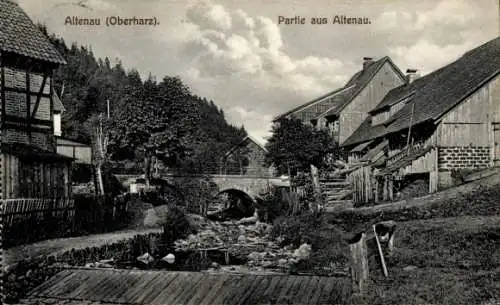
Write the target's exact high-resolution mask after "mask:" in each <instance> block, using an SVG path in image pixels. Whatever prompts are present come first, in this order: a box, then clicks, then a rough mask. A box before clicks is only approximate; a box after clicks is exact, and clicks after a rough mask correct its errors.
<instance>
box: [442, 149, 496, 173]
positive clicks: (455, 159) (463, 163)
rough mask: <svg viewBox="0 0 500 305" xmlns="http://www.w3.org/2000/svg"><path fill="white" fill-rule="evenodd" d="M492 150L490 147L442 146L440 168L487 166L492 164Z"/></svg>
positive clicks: (454, 168)
mask: <svg viewBox="0 0 500 305" xmlns="http://www.w3.org/2000/svg"><path fill="white" fill-rule="evenodd" d="M490 152H491V151H490V147H479V146H456V147H440V148H439V168H440V169H441V170H460V169H477V168H486V167H489V166H490V162H491V153H490Z"/></svg>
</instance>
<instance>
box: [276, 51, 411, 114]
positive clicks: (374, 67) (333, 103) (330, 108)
mask: <svg viewBox="0 0 500 305" xmlns="http://www.w3.org/2000/svg"><path fill="white" fill-rule="evenodd" d="M386 62H389V63H390V64H391V65H392V66H393V67H394V68H395V70H396V71H397V73H399V74H400V75H401V77H404V75H403V73H402V72H401V71H400V70H399V69H398V68H397V66H396V65H395V64H394V63H393V62H392V60H391V59H390V58H389V57H388V56H385V57H382V58H381V59H379V60H377V61H374V62H372V63H371V64H369V65H368V66H367V67H366V68H364V69H362V70H360V71H358V72H356V73H355V74H354V75H353V76H352V77H351V79H350V80H349V81H348V82H347V84H346V85H345V86H344V87H342V88H339V89H337V90H334V91H332V92H329V93H327V94H325V95H323V96H320V97H319V98H316V99H314V100H312V101H309V102H307V103H305V104H303V105H300V106H298V107H295V108H294V109H292V110H290V111H287V112H285V113H283V114H281V115H279V116H277V117H275V118H274V120H273V121H277V120H279V119H281V118H283V117H286V116H288V115H290V114H292V113H297V112H299V111H302V110H304V109H306V108H308V107H311V106H313V105H316V104H318V103H321V104H322V106H324V107H320V108H321V111H320V112H318V113H316V114H315V115H314V116H313V117H314V118H315V119H317V118H320V117H325V116H331V115H338V114H339V113H340V112H341V111H342V110H343V109H344V107H346V106H347V105H348V104H349V103H350V102H351V101H352V100H353V99H354V98H355V97H356V96H357V95H358V94H359V93H360V92H361V90H363V88H364V87H365V86H366V85H368V83H369V82H370V81H371V80H372V78H373V77H374V76H375V75H376V74H377V72H378V71H379V70H380V68H382V66H383V65H384V64H385V63H386Z"/></svg>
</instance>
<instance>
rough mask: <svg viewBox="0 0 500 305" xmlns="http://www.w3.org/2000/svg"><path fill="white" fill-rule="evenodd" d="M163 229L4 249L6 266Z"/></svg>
mask: <svg viewBox="0 0 500 305" xmlns="http://www.w3.org/2000/svg"><path fill="white" fill-rule="evenodd" d="M161 231H162V230H161V229H138V230H123V231H116V232H111V233H104V234H95V235H86V236H79V237H71V238H57V239H49V240H45V241H41V242H37V243H33V244H29V245H21V246H17V247H13V248H10V249H7V250H4V252H3V258H4V266H10V265H14V264H16V263H17V262H19V261H21V260H23V259H27V258H35V257H40V256H49V255H57V254H61V253H64V252H66V251H70V250H71V249H84V248H88V247H101V246H104V245H108V244H112V243H116V242H119V241H122V240H126V239H131V238H133V237H134V236H136V235H147V234H150V233H159V232H161Z"/></svg>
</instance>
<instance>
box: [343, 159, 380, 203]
mask: <svg viewBox="0 0 500 305" xmlns="http://www.w3.org/2000/svg"><path fill="white" fill-rule="evenodd" d="M349 180H350V182H351V183H352V185H353V188H354V193H353V200H354V203H356V204H361V203H368V202H370V201H372V200H374V197H375V196H374V185H373V183H372V182H373V176H372V169H371V166H363V167H360V168H358V169H356V170H355V171H353V172H352V173H351V174H350V175H349Z"/></svg>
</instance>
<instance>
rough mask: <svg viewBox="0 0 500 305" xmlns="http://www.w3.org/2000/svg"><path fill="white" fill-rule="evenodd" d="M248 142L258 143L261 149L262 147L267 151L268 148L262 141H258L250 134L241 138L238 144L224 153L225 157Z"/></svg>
mask: <svg viewBox="0 0 500 305" xmlns="http://www.w3.org/2000/svg"><path fill="white" fill-rule="evenodd" d="M246 142H252V143H254V144H255V145H257V146H258V147H259V148H260V149H262V150H263V151H264V152H267V148H266V147H265V146H264V145H263V144H262V143H260V142H259V141H257V140H256V139H255V138H254V137H252V136H249V135H248V136H246V137H244V138H243V140H241V141H240V142H239V143H238V144H236V145H234V146H233V147H232V148H231V149H230V150H229V151H228V152H226V153H225V154H224V157H227V156H228V155H229V154H231V153H232V152H233V151H234V150H235V149H237V148H238V147H241V146H242V145H243V144H245V143H246Z"/></svg>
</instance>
